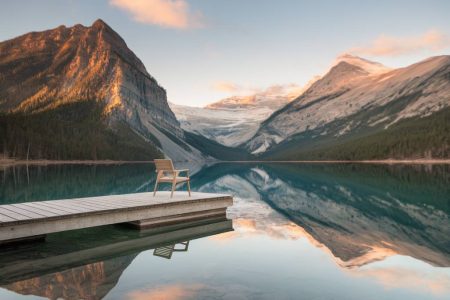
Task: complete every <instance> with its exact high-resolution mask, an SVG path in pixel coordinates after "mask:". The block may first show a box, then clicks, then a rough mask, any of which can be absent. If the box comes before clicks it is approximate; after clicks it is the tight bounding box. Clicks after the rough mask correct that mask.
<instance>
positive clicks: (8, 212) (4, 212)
mask: <svg viewBox="0 0 450 300" xmlns="http://www.w3.org/2000/svg"><path fill="white" fill-rule="evenodd" d="M0 214H2V215H5V216H7V217H10V218H13V219H16V220H27V219H31V218H30V217H27V216H24V215H22V214H19V213H16V212H14V211H11V210H9V209H7V208H3V205H2V207H0Z"/></svg>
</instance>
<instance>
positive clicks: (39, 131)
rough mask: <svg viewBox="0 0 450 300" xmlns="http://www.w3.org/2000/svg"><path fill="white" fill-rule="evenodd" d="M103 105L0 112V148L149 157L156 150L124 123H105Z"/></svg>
mask: <svg viewBox="0 0 450 300" xmlns="http://www.w3.org/2000/svg"><path fill="white" fill-rule="evenodd" d="M102 112H103V105H102V104H100V103H98V102H97V101H80V102H76V103H69V104H65V105H61V106H59V107H57V108H55V109H52V110H47V111H42V112H34V113H28V114H27V113H22V112H20V113H9V114H0V152H3V155H4V156H7V157H14V158H21V159H27V158H28V159H52V160H75V159H80V160H101V159H112V160H151V159H153V158H157V157H162V154H161V153H160V151H159V150H158V149H157V148H156V147H155V146H154V145H152V144H151V143H149V142H147V141H145V140H143V139H142V138H141V137H140V136H138V135H137V134H136V133H135V132H133V131H132V130H131V129H130V128H129V127H128V125H126V124H124V123H123V124H116V125H115V126H114V128H109V127H108V126H107V125H106V121H105V119H104V116H103V115H102Z"/></svg>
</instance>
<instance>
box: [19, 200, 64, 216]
mask: <svg viewBox="0 0 450 300" xmlns="http://www.w3.org/2000/svg"><path fill="white" fill-rule="evenodd" d="M23 205H26V206H31V207H35V208H38V209H41V210H45V211H48V212H49V213H51V214H52V215H51V216H49V217H53V216H62V215H66V214H67V213H66V212H63V211H61V210H56V209H53V208H49V207H46V206H43V205H42V204H40V203H39V202H27V203H23Z"/></svg>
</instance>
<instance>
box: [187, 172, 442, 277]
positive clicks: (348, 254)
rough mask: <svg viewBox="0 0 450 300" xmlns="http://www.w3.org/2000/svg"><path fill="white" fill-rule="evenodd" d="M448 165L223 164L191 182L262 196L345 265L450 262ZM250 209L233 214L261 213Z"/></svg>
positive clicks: (245, 195)
mask: <svg viewBox="0 0 450 300" xmlns="http://www.w3.org/2000/svg"><path fill="white" fill-rule="evenodd" d="M448 169H449V167H448V166H432V167H429V166H427V167H423V166H384V165H307V164H302V165H293V164H286V165H275V164H250V165H244V166H242V165H241V166H239V165H233V164H223V165H218V166H213V167H210V168H208V169H207V170H204V171H203V172H202V173H201V174H198V175H197V176H196V177H195V179H196V180H195V181H194V182H195V187H196V188H197V189H198V190H200V191H205V192H206V191H211V192H212V191H213V192H231V193H233V194H234V195H236V196H237V197H240V198H244V199H246V200H247V199H261V200H262V201H264V202H265V203H267V204H268V205H270V206H271V207H272V208H273V209H275V210H276V211H278V212H279V213H281V214H282V215H284V216H286V217H287V218H288V219H289V220H291V221H292V222H294V223H295V224H297V225H299V226H300V227H301V228H302V229H303V230H304V235H305V236H307V237H308V238H310V240H313V243H317V244H319V245H323V246H325V247H326V248H327V249H328V250H329V251H330V252H331V254H332V255H333V256H334V258H335V259H336V261H337V262H338V263H339V265H341V266H343V267H346V268H352V267H357V266H362V265H365V264H368V263H371V262H374V261H378V260H383V259H385V258H386V257H388V256H391V255H394V254H400V255H407V256H411V257H414V258H416V259H420V260H422V261H425V262H427V263H430V264H432V265H434V266H439V267H448V266H450V209H449V208H450V204H449V201H450V190H449V186H450V182H449V177H448V174H449V171H448ZM202 175H203V176H202ZM246 202H247V201H246ZM242 205H244V206H245V205H248V204H242ZM244 208H245V207H244ZM236 209H237V208H234V210H236ZM243 210H245V209H243V208H242V207H241V211H243ZM250 211H252V212H253V214H254V215H253V216H251V215H250V216H249V215H245V212H237V213H236V215H234V216H233V217H234V218H246V219H251V218H253V219H254V218H257V217H258V216H257V215H255V214H258V212H257V211H255V210H254V209H251V210H250ZM259 213H261V212H259ZM267 217H268V216H265V220H264V222H266V223H267ZM259 219H260V220H262V218H259ZM236 224H239V223H236ZM247 225H248V224H247ZM266 231H268V229H266ZM296 231H297V233H298V231H299V230H298V229H297V230H296Z"/></svg>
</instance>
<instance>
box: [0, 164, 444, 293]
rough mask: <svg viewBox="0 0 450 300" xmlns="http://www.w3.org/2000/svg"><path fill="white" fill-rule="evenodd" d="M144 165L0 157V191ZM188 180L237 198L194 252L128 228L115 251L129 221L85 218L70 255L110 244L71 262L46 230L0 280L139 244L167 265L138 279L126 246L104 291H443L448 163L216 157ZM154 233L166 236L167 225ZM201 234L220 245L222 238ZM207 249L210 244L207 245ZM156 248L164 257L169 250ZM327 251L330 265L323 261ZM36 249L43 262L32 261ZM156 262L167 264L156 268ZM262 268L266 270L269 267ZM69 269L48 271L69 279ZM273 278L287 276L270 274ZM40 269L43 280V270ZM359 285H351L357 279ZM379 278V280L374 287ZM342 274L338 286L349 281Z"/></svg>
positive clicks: (5, 197)
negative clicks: (8, 161) (104, 224)
mask: <svg viewBox="0 0 450 300" xmlns="http://www.w3.org/2000/svg"><path fill="white" fill-rule="evenodd" d="M153 175H154V172H152V166H151V165H122V166H89V167H86V166H65V167H64V166H53V167H50V168H42V167H41V170H38V168H37V167H30V169H29V170H28V173H27V172H26V171H25V170H24V169H22V170H18V169H16V170H15V171H12V170H11V169H9V170H8V171H6V172H3V173H2V174H1V176H2V177H1V178H2V180H3V183H4V184H3V185H2V187H1V188H0V203H14V202H23V201H36V200H44V199H46V200H47V199H56V198H71V197H82V196H93V195H101V194H117V193H130V192H139V191H151V188H152V183H153V182H152V181H153V180H154V178H153V177H151V176H153ZM191 180H192V181H191V184H192V188H193V190H197V191H202V192H217V193H231V194H233V195H235V204H234V206H233V207H231V209H229V212H228V217H229V218H232V219H233V227H234V229H235V230H234V231H230V232H227V233H222V234H220V235H213V236H211V237H209V238H208V239H204V240H206V242H205V241H204V242H202V243H203V248H201V247H200V248H196V249H197V250H196V251H200V252H201V253H202V255H203V257H201V258H198V260H195V259H193V258H192V256H190V255H188V254H191V253H187V254H186V255H185V254H183V255H177V253H176V252H177V250H183V249H186V250H188V245H189V243H188V241H190V240H191V238H190V237H188V236H181V237H180V238H179V239H176V240H172V241H170V242H167V241H166V242H164V243H160V244H159V245H156V244H152V246H151V247H150V246H149V245H150V244H151V243H150V244H149V241H145V242H143V243H136V242H135V240H134V239H135V238H138V237H132V240H133V242H132V243H130V245H131V244H132V245H133V249H131V250H129V251H128V252H120V253H116V252H114V251H115V249H122V248H121V247H117V245H122V244H121V243H122V242H120V243H119V242H117V243H116V242H114V241H115V239H116V238H118V237H120V238H124V237H126V239H130V238H131V237H130V234H131V235H133V234H137V233H136V232H134V231H133V232H134V233H126V234H125V233H124V232H123V231H120V230H119V231H117V228H115V227H113V228H114V230H112V231H111V232H110V231H105V230H106V229H91V230H90V232H91V233H92V238H83V239H76V237H75V239H76V240H77V243H76V245H71V247H72V250H70V252H71V253H76V255H74V256H73V257H77V259H79V253H84V252H83V251H84V250H85V248H86V247H87V248H89V249H100V248H102V249H103V248H105V247H106V249H108V251H112V252H109V254H108V255H106V256H102V255H100V254H98V252H96V251H97V250H96V251H94V252H90V251H88V253H91V254H90V255H88V256H85V257H83V258H82V259H81V261H82V262H83V265H81V266H80V265H79V263H77V262H76V260H75V259H72V258H71V256H68V255H66V254H64V251H65V250H63V249H61V247H59V248H58V247H56V250H55V249H51V248H52V247H51V241H49V243H45V244H41V245H39V246H34V247H41V248H40V250H39V251H36V250H33V251H28V252H27V251H26V250H18V249H14V250H11V251H12V252H11V253H14V257H16V258H19V259H18V260H17V259H15V260H13V262H14V263H12V264H10V265H9V266H8V267H9V268H10V269H8V270H9V271H8V272H9V273H3V271H4V270H6V269H2V270H0V274H11V276H9V275H8V276H9V281H4V280H2V284H3V286H5V287H7V288H8V289H10V286H11V285H14V284H15V283H18V282H22V285H21V286H22V288H17V292H20V293H25V292H24V291H25V290H26V286H36V283H35V282H34V281H29V280H31V279H33V280H37V279H36V278H41V277H42V276H50V275H45V274H62V273H63V272H69V270H75V269H76V268H83V267H84V266H88V265H89V266H90V267H89V268H91V269H95V268H96V267H94V265H95V264H98V263H101V262H107V261H109V259H111V256H114V258H117V259H119V258H120V259H122V260H121V261H117V262H116V263H110V264H112V265H115V266H123V267H124V268H127V266H128V265H127V264H126V260H127V258H126V257H128V258H129V257H130V255H131V256H133V255H135V254H136V253H139V252H140V251H144V250H145V249H154V250H153V251H151V252H150V253H149V255H150V256H151V257H153V258H154V259H157V260H158V261H159V262H158V263H164V261H166V262H170V263H171V265H170V268H169V266H168V265H164V266H162V265H160V268H157V269H155V271H154V273H153V275H151V276H150V277H144V278H143V279H141V277H140V276H142V275H143V274H145V276H149V275H148V273H143V272H144V271H142V270H141V271H138V270H140V269H139V266H138V265H140V264H138V265H136V263H135V262H136V260H137V259H138V258H139V257H138V258H136V257H134V258H133V259H131V261H132V262H134V263H133V266H130V267H129V268H128V271H129V272H131V273H135V272H136V275H135V276H134V277H132V278H133V280H131V281H130V280H128V281H126V282H133V281H137V282H139V283H136V284H135V285H134V286H133V287H130V288H128V289H126V288H123V290H120V291H116V292H115V293H113V295H114V297H112V298H113V299H122V298H128V299H148V298H149V297H163V298H164V297H166V296H168V295H171V297H172V298H173V299H178V298H189V297H191V298H208V297H219V298H220V297H222V298H223V297H225V296H226V297H231V298H233V297H244V298H245V297H248V298H267V299H270V298H274V297H276V298H290V297H291V298H292V297H295V295H298V294H297V293H296V289H298V288H299V286H301V287H302V290H303V291H304V292H305V293H306V292H308V293H309V294H308V293H307V294H306V295H309V296H311V298H313V297H319V298H324V299H326V298H337V299H338V298H345V299H352V298H353V299H359V298H367V295H368V294H370V293H372V294H373V293H375V292H376V293H378V294H380V295H384V296H386V297H385V298H389V297H387V295H391V297H390V298H392V299H395V298H396V297H394V296H392V295H394V294H395V293H394V291H397V289H400V290H401V293H403V294H401V293H400V292H399V293H400V294H395V295H397V296H399V295H403V296H404V297H406V296H405V295H408V297H410V298H414V297H415V298H416V299H428V298H439V297H442V298H445V297H447V296H448V295H449V294H450V271H449V269H448V268H449V267H450V166H448V165H434V166H420V165H415V166H407V165H395V166H386V165H358V164H355V165H353V164H346V165H308V164H281V165H280V164H257V163H253V164H217V165H214V166H210V167H207V168H204V169H202V170H201V171H200V172H198V173H197V174H195V175H194V176H192V179H191ZM96 230H98V231H96ZM114 232H116V233H114ZM66 234H67V233H66ZM71 234H72V233H71ZM73 234H76V233H73ZM61 236H63V235H61ZM61 236H60V237H59V238H62V239H65V243H64V242H63V243H61V244H68V243H69V241H73V240H75V239H74V236H70V235H67V236H65V237H61ZM98 236H104V237H105V238H106V239H108V240H109V241H108V242H107V243H106V244H105V245H102V246H99V244H96V243H99V242H98V241H97V237H98ZM160 236H161V237H167V236H169V238H170V233H169V232H165V233H161V235H160ZM139 238H142V237H139ZM138 240H139V239H138ZM78 241H79V242H78ZM179 243H184V244H179ZM211 243H213V244H215V245H220V246H221V247H222V248H223V250H218V248H215V247H213V246H212V245H213V244H211ZM305 243H306V244H305ZM107 244H110V245H111V247H108V245H107ZM177 244H178V245H177ZM96 245H97V246H96ZM136 245H138V246H136ZM139 245H140V246H139ZM144 245H145V246H144ZM135 246H136V247H135ZM46 247H47V248H46ZM73 247H75V249H77V250H74V248H73ZM83 247H85V248H83ZM139 247H141V248H139ZM62 248H64V247H62ZM43 249H45V251H44V250H43ZM58 249H59V250H58ZM200 249H201V250H200ZM210 249H215V250H214V251H219V252H220V254H216V253H209V252H210V251H212V250H210ZM313 249H316V251H317V252H319V254H318V253H316V252H315V251H314V250H313ZM21 251H22V252H21ZM46 251H47V252H46ZM42 253H47V254H46V255H41V254H42ZM92 253H96V255H94V254H92ZM320 253H321V254H320ZM97 254H98V255H97ZM154 254H156V256H159V257H155V256H154ZM180 254H181V253H180ZM193 254H195V253H193ZM142 255H144V256H145V262H146V263H148V261H150V259H151V258H150V257H149V256H147V254H146V252H145V251H144V252H143V253H142ZM2 257H6V256H4V255H0V265H2V264H5V262H6V260H7V259H5V260H2ZM30 257H31V259H32V260H33V266H38V268H37V270H38V271H36V272H35V273H33V271H30V270H34V267H33V268H31V267H30V265H27V263H26V259H30ZM53 257H62V258H63V259H62V260H63V261H64V262H65V263H64V268H63V270H61V269H58V267H57V263H56V262H55V261H56V260H54V259H53ZM160 257H161V258H162V257H165V258H170V261H169V260H166V259H159V258H160ZM207 257H209V259H210V264H211V265H212V266H214V267H211V269H208V271H204V272H203V273H202V272H200V273H198V274H197V273H192V269H195V270H197V269H198V268H199V265H201V264H202V261H203V260H205V261H208V259H207ZM25 258H26V259H25ZM303 259H304V260H305V261H303ZM327 259H329V260H330V261H331V262H332V264H333V265H334V266H335V267H337V269H333V267H332V266H331V265H329V264H328V263H327ZM113 260H114V259H113ZM38 261H44V262H45V263H42V264H40V265H39V264H36V262H38ZM152 262H153V263H155V261H153V260H152ZM190 262H192V263H190ZM130 263H131V262H130ZM130 263H129V264H130ZM305 265H306V266H305ZM4 266H5V265H4ZM172 267H173V269H171V268H172ZM3 268H4V267H3ZM39 268H41V269H39ZM166 268H169V269H170V270H168V271H165V269H166ZM119 269H120V267H118V269H117V270H116V271H111V272H110V273H111V274H118V278H119V277H121V275H120V274H121V273H120V271H119ZM39 270H45V272H43V271H39ZM83 270H84V269H83ZM264 270H271V273H270V274H268V273H267V272H266V271H264ZM84 272H85V274H88V272H87V271H84ZM122 272H123V270H122ZM218 272H219V273H218ZM259 272H261V274H260V273H259ZM119 273H120V274H119ZM43 274H44V275H43ZM202 274H203V275H204V276H202ZM211 274H215V275H214V276H210V275H211ZM219 274H220V275H219ZM311 274H315V275H314V276H316V277H314V278H315V279H314V280H313V279H310V280H312V281H309V283H308V281H304V280H303V279H304V278H309V277H308V276H311ZM70 276H72V275H61V276H60V277H58V278H70V279H67V280H66V281H70V282H76V281H75V279H73V278H72V277H70ZM83 276H84V277H83ZM83 276H81V275H80V276H78V277H77V278H89V275H83ZM283 276H285V277H283ZM113 277H114V276H112V277H110V278H109V279H107V280H106V279H105V280H104V281H102V282H104V283H102V284H103V286H102V287H97V288H96V289H97V290H96V291H95V295H99V296H100V297H103V296H102V295H103V292H102V291H103V289H105V290H106V286H108V284H110V283H111V282H116V281H117V280H116V279H114V278H113ZM137 278H139V279H137ZM230 278H236V279H235V280H233V279H230ZM278 278H285V279H284V281H283V282H280V281H279V280H278ZM328 278H331V279H328ZM2 279H3V278H2ZM41 280H43V281H42V282H46V281H45V280H47V279H41ZM52 280H53V281H52V282H57V280H56V279H52ZM115 280H116V281H115ZM327 280H333V281H336V282H337V283H338V285H339V286H340V287H339V288H338V287H336V288H335V289H330V290H333V293H337V294H336V295H340V296H336V297H334V296H333V295H331V294H330V295H327V294H323V293H325V292H324V291H321V290H322V289H321V288H320V286H321V285H323V284H325V283H324V282H326V284H327V285H330V282H329V281H327ZM38 281H39V280H38ZM90 281H91V283H94V282H96V281H95V280H90ZM238 282H239V283H238ZM274 282H277V283H276V285H275V283H274ZM356 282H357V283H358V284H356ZM241 283H242V284H241ZM115 284H116V283H115ZM346 284H347V285H346ZM359 285H360V286H361V288H359V289H358V287H359ZM378 285H379V286H382V287H383V289H382V290H378V289H376V286H378ZM43 286H44V285H43ZM343 286H347V287H348V289H347V291H345V290H346V289H345V288H343ZM276 287H279V289H278V288H276ZM362 287H364V291H362V290H361V289H362ZM54 289H55V290H57V289H58V288H57V287H55V288H54ZM93 289H95V288H94V287H92V286H89V285H86V291H87V292H86V295H88V294H89V293H94V290H93ZM14 290H15V289H14ZM262 291H264V292H262ZM317 291H319V292H317ZM366 291H367V292H366ZM369 292H370V293H369ZM65 293H66V294H63V293H62V291H61V292H58V294H60V295H72V294H70V293H71V292H70V289H66V290H65ZM339 293H340V294H339ZM390 293H392V294H390ZM417 293H418V294H417ZM35 295H37V294H35ZM40 295H44V294H40ZM77 295H78V294H77ZM91 295H92V294H91ZM105 295H106V294H105ZM108 295H109V296H111V294H108ZM243 295H244V296H243ZM342 295H345V296H342ZM79 296H80V297H81V296H82V294H81V293H80V294H79ZM46 297H49V296H46ZM64 297H66V296H64ZM67 297H68V299H70V297H69V296H67ZM106 298H108V297H106ZM369 298H370V297H369ZM397 298H398V297H397ZM93 299H95V298H93Z"/></svg>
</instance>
